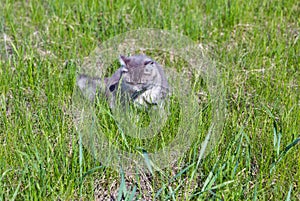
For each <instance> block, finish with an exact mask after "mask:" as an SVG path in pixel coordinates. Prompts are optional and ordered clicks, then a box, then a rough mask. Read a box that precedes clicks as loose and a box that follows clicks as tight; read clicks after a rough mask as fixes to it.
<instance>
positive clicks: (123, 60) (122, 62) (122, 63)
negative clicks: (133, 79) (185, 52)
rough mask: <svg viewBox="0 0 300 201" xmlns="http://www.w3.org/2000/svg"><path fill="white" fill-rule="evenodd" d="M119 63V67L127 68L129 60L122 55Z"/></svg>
mask: <svg viewBox="0 0 300 201" xmlns="http://www.w3.org/2000/svg"><path fill="white" fill-rule="evenodd" d="M119 61H120V64H121V66H127V64H128V62H129V61H130V59H129V58H128V57H125V56H124V55H120V57H119Z"/></svg>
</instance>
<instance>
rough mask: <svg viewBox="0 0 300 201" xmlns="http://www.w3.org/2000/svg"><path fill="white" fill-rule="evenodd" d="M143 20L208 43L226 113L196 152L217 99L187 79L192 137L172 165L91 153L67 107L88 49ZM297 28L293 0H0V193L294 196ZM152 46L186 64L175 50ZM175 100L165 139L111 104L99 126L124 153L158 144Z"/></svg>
mask: <svg viewBox="0 0 300 201" xmlns="http://www.w3.org/2000/svg"><path fill="white" fill-rule="evenodd" d="M143 28H153V29H157V30H164V31H166V32H168V31H172V32H173V33H178V34H181V35H185V36H186V37H188V38H189V39H190V40H191V41H193V42H194V43H195V44H199V45H201V47H203V48H204V49H205V52H206V54H207V57H208V58H209V60H210V61H212V63H213V64H214V66H215V68H216V71H217V72H218V73H217V74H216V76H218V77H217V81H218V83H220V84H221V86H222V91H221V92H222V95H224V96H222V97H224V102H222V103H221V104H222V106H224V107H222V109H224V118H223V119H222V122H221V123H222V129H221V130H220V132H219V135H218V136H219V138H218V139H217V140H216V141H217V144H216V146H215V147H214V148H213V149H212V150H211V152H209V153H207V154H205V157H201V154H202V153H201V150H200V147H201V143H202V142H203V140H204V138H205V133H207V132H202V131H208V130H209V126H210V125H211V122H212V121H213V118H212V116H213V113H214V110H213V107H211V104H210V103H211V102H213V101H214V97H215V96H214V95H212V94H210V92H211V91H209V90H207V86H208V85H209V83H207V82H205V79H202V81H196V80H195V79H194V77H193V79H192V80H194V83H193V86H194V87H193V88H192V90H193V92H194V94H198V95H199V94H200V95H199V96H200V99H199V100H200V101H199V102H200V103H199V108H200V109H199V110H200V112H199V114H198V116H197V117H198V118H197V120H199V122H197V126H198V127H197V128H198V129H196V130H197V131H199V133H195V132H194V134H196V135H197V136H199V137H197V139H196V140H195V141H194V142H193V144H192V145H191V146H190V147H189V149H188V150H187V151H186V152H185V154H184V155H183V156H182V157H180V158H178V160H177V161H176V162H174V161H173V163H172V165H171V166H169V167H166V168H162V169H155V168H154V169H153V170H152V171H151V172H147V173H143V172H141V171H139V172H138V173H137V174H133V173H129V172H126V171H125V170H124V171H123V170H122V169H116V168H113V167H110V166H108V165H104V164H103V163H102V162H101V161H100V160H97V158H95V157H94V156H93V155H92V154H91V152H89V150H88V149H87V147H86V146H84V145H83V141H82V136H81V135H80V132H78V130H77V129H76V125H75V124H76V123H75V122H74V113H73V111H74V110H73V109H72V107H73V106H74V105H73V100H74V99H73V95H74V91H75V90H76V86H75V85H76V76H77V74H78V72H79V69H82V68H84V65H85V62H84V61H86V59H87V58H88V57H89V55H91V53H94V52H95V51H94V50H95V49H96V48H97V47H99V46H101V45H102V44H105V41H107V40H110V39H112V38H114V37H115V36H117V35H120V34H121V35H122V34H124V33H126V32H128V31H134V30H135V31H137V32H138V30H142V29H143ZM299 33H300V3H299V1H296V0H288V1H280V0H273V1H269V0H250V1H242V0H224V1H219V0H218V1H208V0H203V1H199V0H189V1H188V0H178V1H167V0H163V1H158V0H153V1H151V2H150V1H144V0H141V1H134V0H129V1H124V0H120V1H113V0H111V1H93V0H87V1H84V0H82V1H80V0H74V1H71V0H67V1H62V0H49V1H38V0H32V1H9V0H6V1H5V0H0V89H1V90H0V92H1V94H0V107H1V116H0V117H1V118H0V200H109V199H112V200H300V182H299V181H300V123H299V122H300V88H299V84H300V69H299V68H300V62H299V58H300V52H299V51H300V42H299ZM142 34H143V33H142V32H141V35H142ZM158 51H159V50H158ZM96 53H97V52H96ZM118 54H120V53H118V52H116V55H118ZM147 54H148V53H147ZM149 54H150V55H151V54H152V55H151V56H153V57H155V58H157V59H158V60H159V61H160V62H161V63H162V64H164V65H166V66H176V67H173V70H175V71H177V72H179V73H183V71H184V68H183V67H184V66H185V65H186V61H184V60H182V58H181V59H180V58H175V59H174V58H173V57H172V55H170V54H167V53H166V54H161V53H157V52H154V53H153V52H152V53H151V52H149ZM162 55H163V56H162ZM171 57H172V58H173V59H172V58H171ZM170 58H171V59H170ZM117 60H118V58H117V57H116V58H115V61H117ZM171 61H172V62H173V63H175V64H176V65H171V64H172V63H171ZM111 66H113V68H114V69H116V68H117V66H116V65H115V64H112V65H111ZM165 70H166V71H171V69H170V67H169V68H166V69H165ZM201 94H202V95H201ZM203 94H204V95H203ZM220 97H221V94H220ZM180 98H182V97H180ZM173 100H174V101H173ZM170 101H171V100H170ZM172 101H173V102H172V104H171V110H170V112H171V115H170V118H169V120H168V124H169V125H170V126H169V127H165V128H163V131H164V132H165V134H166V133H167V134H168V133H170V135H163V140H161V138H159V137H156V138H153V139H152V140H150V141H145V140H139V139H133V138H131V137H128V136H127V137H126V136H123V135H121V134H120V133H119V131H118V129H117V128H116V126H115V125H113V123H111V122H112V121H113V120H112V119H111V118H112V117H111V116H110V115H107V113H109V108H108V105H107V104H103V102H101V101H100V103H99V104H98V105H97V106H96V109H97V111H106V113H105V114H101V113H98V117H99V119H100V120H99V121H100V126H103V127H105V128H106V133H105V134H106V135H107V136H108V137H109V139H110V141H114V139H116V140H115V141H116V142H118V143H119V144H120V146H121V147H123V148H124V150H125V149H127V148H126V146H128V144H129V145H130V146H131V147H137V146H139V147H143V146H146V145H149V146H152V148H153V147H160V148H162V147H164V146H167V145H168V143H170V141H171V140H172V138H174V137H176V131H177V130H178V128H177V127H178V121H180V120H182V118H183V117H182V118H181V117H180V116H184V115H177V114H178V113H180V105H178V104H177V106H176V98H175V99H172ZM187 102H188V101H187ZM203 105H204V106H203ZM188 111H193V110H192V109H191V110H188ZM186 114H187V115H191V114H189V112H186ZM188 117H189V116H188ZM144 121H147V120H144ZM200 128H201V129H200ZM208 133H209V132H208ZM124 139H126V140H125V141H126V142H124ZM162 143H164V144H162ZM124 144H125V145H124ZM135 151H136V150H135ZM146 162H147V160H146ZM154 162H155V161H154Z"/></svg>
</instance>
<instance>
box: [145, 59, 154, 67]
mask: <svg viewBox="0 0 300 201" xmlns="http://www.w3.org/2000/svg"><path fill="white" fill-rule="evenodd" d="M153 63H154V61H151V60H149V61H145V62H144V65H145V66H147V65H148V64H151V65H152V64H153Z"/></svg>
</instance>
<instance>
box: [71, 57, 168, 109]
mask: <svg viewBox="0 0 300 201" xmlns="http://www.w3.org/2000/svg"><path fill="white" fill-rule="evenodd" d="M120 65H121V67H120V68H119V69H118V70H117V71H116V72H115V73H114V74H113V75H112V76H111V77H109V78H104V79H101V78H91V77H88V76H86V75H79V77H78V78H77V85H78V87H79V88H80V90H81V91H82V93H83V94H84V96H85V97H86V98H88V99H89V100H91V101H93V100H94V97H95V95H96V93H97V91H99V93H100V94H102V95H105V97H106V98H107V100H108V101H109V105H110V107H111V108H113V107H114V105H115V101H116V97H117V92H118V89H121V90H120V92H121V93H120V94H121V100H123V101H128V99H126V98H125V97H129V101H132V102H133V103H134V104H138V105H143V106H146V107H147V106H148V105H156V104H159V103H161V102H162V101H163V100H164V99H165V97H166V96H167V94H168V91H169V85H168V81H167V79H166V77H165V74H164V71H163V69H162V67H161V66H160V65H159V64H158V63H157V62H155V61H153V60H152V59H151V58H149V57H147V56H145V55H134V56H130V57H125V56H122V55H121V56H120Z"/></svg>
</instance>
